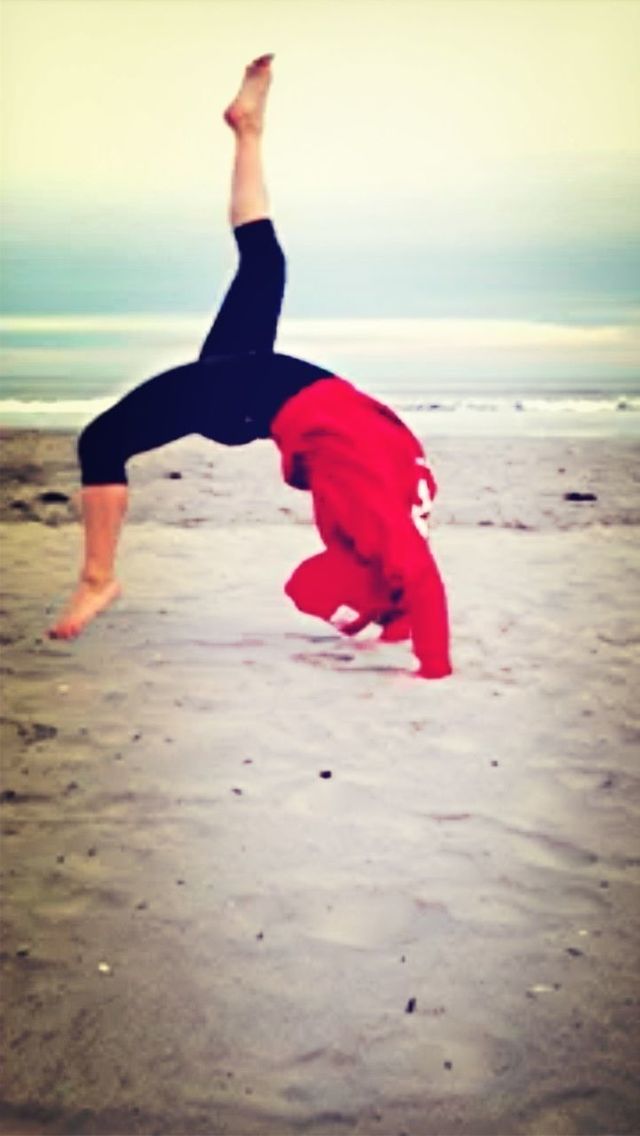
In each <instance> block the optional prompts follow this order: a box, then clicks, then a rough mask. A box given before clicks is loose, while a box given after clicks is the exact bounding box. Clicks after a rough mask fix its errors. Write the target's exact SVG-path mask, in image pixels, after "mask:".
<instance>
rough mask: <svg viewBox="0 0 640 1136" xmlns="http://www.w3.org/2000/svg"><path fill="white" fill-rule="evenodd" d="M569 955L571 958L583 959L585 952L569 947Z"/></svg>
mask: <svg viewBox="0 0 640 1136" xmlns="http://www.w3.org/2000/svg"><path fill="white" fill-rule="evenodd" d="M567 954H568V955H571V958H582V957H583V955H584V951H579V950H578V948H577V947H567Z"/></svg>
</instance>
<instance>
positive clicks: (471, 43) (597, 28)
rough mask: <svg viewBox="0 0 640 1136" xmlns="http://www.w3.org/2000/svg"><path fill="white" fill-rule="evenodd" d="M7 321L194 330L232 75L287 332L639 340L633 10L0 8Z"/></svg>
mask: <svg viewBox="0 0 640 1136" xmlns="http://www.w3.org/2000/svg"><path fill="white" fill-rule="evenodd" d="M0 9H1V13H2V32H3V34H2V79H1V90H0V95H1V102H2V107H3V110H2V159H3V169H4V171H5V174H4V179H3V180H4V190H3V202H2V213H3V218H4V222H3V231H4V242H5V245H6V249H5V251H6V253H7V258H6V263H7V266H8V267H7V269H6V273H5V279H4V282H3V286H2V301H3V307H4V310H5V311H6V312H10V313H13V314H19V313H30V314H33V313H63V312H116V311H126V312H162V311H166V312H169V311H176V312H194V311H199V310H202V309H205V308H206V307H207V306H208V305H210V304H212V303H213V302H214V301H215V298H216V296H217V295H218V293H219V289H220V287H221V281H223V280H224V277H225V274H227V276H228V273H229V272H230V271H231V269H232V266H233V246H232V242H231V240H230V237H229V234H228V231H227V227H226V219H225V209H226V195H227V187H228V177H229V168H230V161H231V153H232V146H231V138H230V136H229V132H228V129H227V128H226V127H225V126H224V124H223V123H222V121H221V117H220V112H221V109H222V108H223V107H224V106H225V104H226V102H228V101H229V98H230V97H231V95H232V94H233V93H234V91H235V89H236V87H237V84H238V79H239V75H240V73H241V71H242V68H243V66H244V64H245V62H247V61H248V59H250V58H252V57H253V56H255V55H258V54H260V53H262V52H264V51H273V52H275V54H276V59H275V64H274V84H273V88H272V92H271V98H270V105H269V111H268V125H267V134H266V138H265V160H266V165H267V176H268V183H269V187H270V194H271V201H272V205H273V211H274V216H275V218H276V223H277V226H278V230H279V232H280V235H281V237H282V239H283V241H284V243H285V247H286V251H287V253H288V256H289V265H290V283H289V292H288V296H287V314H288V315H289V316H293V317H303V318H316V317H332V318H338V317H394V318H411V317H421V318H437V319H456V318H460V319H493V320H496V319H513V320H538V321H554V320H557V321H560V322H564V323H580V324H600V325H609V324H615V325H616V326H617V325H620V324H629V323H631V322H633V321H634V320H635V319H636V318H637V312H638V307H639V303H638V296H637V287H636V281H637V277H638V266H639V254H638V249H639V246H640V206H639V204H638V202H639V201H640V3H638V2H636V0H2V3H1V5H0Z"/></svg>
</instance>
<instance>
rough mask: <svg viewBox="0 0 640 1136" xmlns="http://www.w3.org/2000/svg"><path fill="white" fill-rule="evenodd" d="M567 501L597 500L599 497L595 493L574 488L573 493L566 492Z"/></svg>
mask: <svg viewBox="0 0 640 1136" xmlns="http://www.w3.org/2000/svg"><path fill="white" fill-rule="evenodd" d="M564 499H565V501H597V500H598V498H597V496H596V494H595V493H578V492H576V491H575V490H572V491H571V493H565V495H564Z"/></svg>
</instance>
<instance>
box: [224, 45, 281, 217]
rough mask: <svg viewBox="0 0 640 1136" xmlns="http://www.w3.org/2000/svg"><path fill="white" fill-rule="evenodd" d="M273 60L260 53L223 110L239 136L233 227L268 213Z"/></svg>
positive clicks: (235, 164)
mask: <svg viewBox="0 0 640 1136" xmlns="http://www.w3.org/2000/svg"><path fill="white" fill-rule="evenodd" d="M272 59H273V56H272V55H261V56H260V58H259V59H256V60H254V62H253V63H250V64H249V66H248V67H247V69H246V71H245V74H244V79H243V81H242V84H241V86H240V90H239V91H238V94H237V95H236V97H235V99H234V100H233V102H232V103H231V104H230V106H228V107H227V109H226V111H225V113H224V118H225V122H226V123H227V124H228V125H229V126H230V127H231V129H232V130H233V132H234V134H235V139H236V152H235V159H234V164H233V174H232V178H231V203H230V208H229V220H230V221H231V225H232V226H233V228H237V227H238V225H245V224H247V223H248V222H249V221H260V220H261V219H262V218H263V217H268V216H269V202H268V198H267V190H266V187H265V184H264V175H263V171H262V149H261V141H262V131H263V127H264V111H265V105H266V100H267V94H268V91H269V87H270V85H271V60H272Z"/></svg>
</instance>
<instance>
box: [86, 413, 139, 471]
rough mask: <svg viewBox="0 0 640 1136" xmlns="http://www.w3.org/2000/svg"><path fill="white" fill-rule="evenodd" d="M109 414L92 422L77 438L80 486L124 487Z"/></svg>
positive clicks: (118, 443) (123, 459) (121, 456)
mask: <svg viewBox="0 0 640 1136" xmlns="http://www.w3.org/2000/svg"><path fill="white" fill-rule="evenodd" d="M121 441H122V440H121V439H120V438H119V437H118V433H117V431H116V430H114V429H113V428H112V426H111V424H110V413H109V411H108V410H107V411H106V412H105V413H104V414H101V415H99V417H98V418H94V420H93V422H90V423H89V425H88V426H86V427H85V428H84V430H83V431H82V433H81V434H80V437H79V438H78V461H79V463H80V470H81V474H82V484H83V485H118V484H120V485H126V484H127V474H126V469H125V462H126V458H127V456H128V455H126V454H125V452H124V450H123V447H122V444H121Z"/></svg>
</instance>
